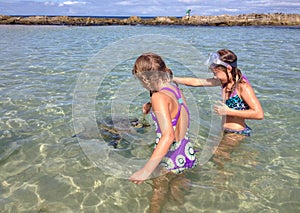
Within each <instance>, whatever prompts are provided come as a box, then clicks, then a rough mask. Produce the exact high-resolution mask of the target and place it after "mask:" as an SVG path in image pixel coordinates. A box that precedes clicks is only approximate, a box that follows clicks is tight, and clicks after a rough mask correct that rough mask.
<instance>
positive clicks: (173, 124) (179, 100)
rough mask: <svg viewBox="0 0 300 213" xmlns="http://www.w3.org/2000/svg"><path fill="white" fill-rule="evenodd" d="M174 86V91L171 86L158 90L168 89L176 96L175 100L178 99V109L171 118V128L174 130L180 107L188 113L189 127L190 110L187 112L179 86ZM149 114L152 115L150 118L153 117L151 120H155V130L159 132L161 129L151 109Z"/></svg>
mask: <svg viewBox="0 0 300 213" xmlns="http://www.w3.org/2000/svg"><path fill="white" fill-rule="evenodd" d="M175 88H176V91H174V90H173V89H171V88H169V87H163V88H162V89H161V90H160V91H162V90H167V91H170V92H171V93H173V94H174V95H175V97H176V99H177V101H178V104H179V106H178V111H177V114H176V116H175V117H174V118H173V119H172V126H173V128H174V130H175V128H176V125H177V122H178V119H179V116H180V112H181V109H182V107H184V108H185V110H186V111H187V113H188V128H189V127H190V112H189V109H188V107H187V105H186V104H185V103H184V102H183V99H182V96H181V94H180V90H179V88H178V87H175ZM151 115H152V119H153V121H154V122H155V124H156V127H157V128H156V132H157V133H161V130H160V128H159V126H158V121H157V118H156V117H155V114H154V112H153V111H152V112H151Z"/></svg>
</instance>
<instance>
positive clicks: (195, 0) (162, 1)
mask: <svg viewBox="0 0 300 213" xmlns="http://www.w3.org/2000/svg"><path fill="white" fill-rule="evenodd" d="M188 9H191V15H224V14H228V15H240V14H250V13H265V14H266V13H296V14H299V13H300V1H299V0H286V1H282V0H0V14H2V15H65V16H178V17H180V16H184V15H185V13H186V11H187V10H188Z"/></svg>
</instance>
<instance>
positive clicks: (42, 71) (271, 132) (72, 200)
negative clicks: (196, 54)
mask: <svg viewBox="0 0 300 213" xmlns="http://www.w3.org/2000/svg"><path fill="white" fill-rule="evenodd" d="M186 31H188V32H189V33H184V34H183V33H182V32H186ZM143 33H149V34H150V33H151V34H153V33H158V34H163V35H169V36H174V37H176V38H179V39H182V40H184V41H185V42H189V43H191V44H192V45H194V46H195V47H197V48H198V49H200V51H202V52H203V54H204V55H205V54H206V53H209V52H211V51H215V50H217V49H220V48H223V47H225V48H231V49H233V50H234V51H235V52H237V54H238V56H239V58H240V61H239V64H240V66H241V69H242V71H243V73H245V74H246V75H247V77H248V78H249V79H250V82H251V83H252V86H253V88H254V89H255V92H256V94H257V96H258V98H259V99H260V101H261V103H262V106H263V108H264V111H265V119H264V120H263V121H249V122H247V123H249V125H250V126H251V128H252V129H253V135H252V136H251V137H249V138H245V139H243V140H242V141H241V142H239V143H238V144H234V146H231V145H232V144H231V145H230V146H228V144H227V146H225V145H224V146H223V145H222V144H221V146H220V149H219V154H220V155H219V156H217V155H216V156H214V157H215V161H214V160H213V159H212V160H210V161H209V162H207V163H206V164H204V165H203V166H202V167H197V168H196V169H193V170H192V171H190V172H188V173H187V174H186V177H187V178H188V179H189V180H190V181H191V183H190V188H189V190H188V191H185V192H184V197H185V202H184V203H181V204H180V203H176V202H174V201H173V200H168V201H167V202H166V205H165V207H164V210H163V212H216V211H220V212H299V211H300V202H299V199H298V197H299V195H300V191H299V179H300V175H299V157H298V156H299V148H300V147H299V139H300V137H299V127H300V123H299V122H300V119H299V112H300V103H299V100H300V97H299V93H298V92H297V91H298V89H300V88H299V84H298V82H299V80H300V68H299V63H298V61H297V60H296V59H295V56H297V55H299V54H300V52H299V51H300V46H299V45H300V42H299V36H298V34H299V29H297V28H264V27H259V28H255V27H249V28H248V27H232V28H226V27H222V28H215V27H141V26H114V27H47V26H40V27H38V26H0V35H1V38H2V39H1V41H0V48H1V51H0V56H1V57H0V61H1V63H0V70H1V75H0V92H1V97H0V113H1V118H0V144H1V146H0V171H1V172H0V212H23V211H24V212H109V213H111V212H146V211H148V208H149V200H150V198H151V194H152V186H151V185H150V183H151V181H147V183H145V184H142V185H140V186H136V185H134V184H132V183H130V182H129V181H128V180H127V179H124V178H116V176H114V175H110V174H106V172H105V171H103V169H100V168H98V167H97V166H95V165H94V164H93V162H92V161H90V159H89V158H88V157H87V156H86V155H85V153H84V152H83V151H82V147H81V146H80V144H79V143H78V140H77V138H76V137H72V136H74V135H76V134H77V133H78V132H75V131H74V128H73V121H74V120H73V119H74V118H73V117H72V106H73V103H72V101H73V97H74V95H75V94H74V89H75V86H76V81H77V79H78V76H79V75H80V73H81V72H82V71H83V70H84V67H85V65H86V64H87V63H88V61H89V59H90V58H91V57H92V56H93V55H95V54H96V53H97V52H98V51H99V50H100V49H101V48H103V47H104V46H105V45H107V44H109V43H111V42H115V41H117V40H119V39H121V38H125V37H130V36H134V35H137V34H143ZM257 35H259V37H257ZM275 35H276V36H275ZM228 38H231V39H228ZM112 57H114V56H112ZM168 60H169V59H168ZM187 60H188V59H187ZM168 64H170V66H172V69H173V71H174V72H175V75H178V76H183V75H192V74H196V75H201V76H202V74H203V75H207V74H208V73H207V70H206V68H199V73H190V72H189V70H188V68H186V67H184V64H180V63H176V61H172V60H170V63H168ZM131 68H132V63H131V61H130V60H129V61H126V62H124V64H120V65H118V66H117V67H116V68H115V71H114V72H112V73H113V74H111V76H109V75H108V76H107V77H106V79H105V81H104V82H102V86H101V89H102V91H99V92H98V94H99V95H98V96H97V99H96V103H95V109H96V117H97V118H99V120H100V121H102V118H105V117H107V116H109V115H110V110H111V109H110V108H109V104H110V103H111V102H112V101H113V99H114V93H113V91H115V90H116V89H117V88H118V86H119V85H120V84H121V83H122V82H124V81H134V79H132V78H131V73H130V72H131ZM204 72H206V73H204ZM126 73H128V74H126ZM138 86H139V85H138ZM139 88H140V87H139ZM182 88H183V90H185V93H186V94H188V99H189V100H190V103H193V104H191V105H192V106H191V107H193V106H195V105H197V109H198V110H199V117H200V118H198V117H197V116H194V117H192V120H193V122H194V123H198V124H199V125H200V130H199V132H198V130H197V131H194V130H193V131H191V138H192V139H193V140H194V142H195V145H196V148H197V149H199V150H202V149H203V147H204V146H205V139H206V138H207V135H208V131H209V129H210V122H211V121H210V104H211V103H210V100H209V97H208V96H207V93H209V92H210V88H207V89H204V88H187V87H182ZM138 93H139V95H138V96H137V97H136V98H135V101H134V102H130V103H128V102H126V100H124V102H123V104H124V105H128V104H129V105H130V107H129V109H130V112H131V113H132V114H131V116H132V117H137V118H139V119H141V118H142V114H141V112H140V107H141V104H142V103H144V102H146V101H147V100H148V95H149V94H148V93H147V92H146V91H143V90H142V89H141V91H138ZM147 119H149V117H148V118H147ZM212 128H214V127H212ZM135 130H136V129H135ZM152 130H153V129H152V127H149V132H148V131H146V132H144V133H145V137H143V138H141V137H140V132H139V134H131V133H130V134H127V133H126V131H125V133H124V134H123V135H122V136H124V137H125V139H126V140H124V141H123V142H124V143H120V144H119V145H120V146H119V147H117V148H119V149H120V153H121V154H122V155H123V156H129V155H130V156H137V157H138V158H145V156H148V155H149V154H150V153H151V145H152V143H153V142H154V141H152V138H153V135H152V132H151V131H152ZM144 133H143V134H144ZM97 134H99V132H97V133H96V136H97ZM102 134H103V132H102ZM153 134H154V133H153ZM109 137H110V135H109ZM109 137H108V138H109ZM112 137H118V136H116V135H114V136H112ZM113 139H114V140H118V138H113ZM107 142H108V143H109V142H111V141H109V139H108V140H107ZM230 142H233V140H230ZM98 146H99V144H96V145H95V149H97V147H98ZM110 149H111V150H114V149H115V148H114V147H110ZM216 154H218V153H216ZM112 156H114V155H112ZM216 160H217V161H216ZM122 163H123V162H120V163H119V165H118V166H120V165H121V166H122ZM116 166H117V165H116Z"/></svg>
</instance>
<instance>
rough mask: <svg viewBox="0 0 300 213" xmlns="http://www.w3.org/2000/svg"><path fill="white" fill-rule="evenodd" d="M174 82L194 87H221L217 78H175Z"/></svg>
mask: <svg viewBox="0 0 300 213" xmlns="http://www.w3.org/2000/svg"><path fill="white" fill-rule="evenodd" d="M173 81H174V82H175V83H177V84H184V85H187V86H192V87H205V86H207V87H213V86H220V85H221V82H220V80H219V79H217V78H190V77H174V78H173Z"/></svg>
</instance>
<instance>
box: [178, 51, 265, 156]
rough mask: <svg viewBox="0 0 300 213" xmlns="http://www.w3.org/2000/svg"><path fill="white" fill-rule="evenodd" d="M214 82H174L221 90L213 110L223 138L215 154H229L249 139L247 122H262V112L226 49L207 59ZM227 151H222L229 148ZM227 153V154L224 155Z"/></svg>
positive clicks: (234, 56) (211, 80)
mask: <svg viewBox="0 0 300 213" xmlns="http://www.w3.org/2000/svg"><path fill="white" fill-rule="evenodd" d="M208 66H209V69H210V70H211V71H212V72H213V74H214V76H213V78H209V79H200V78H180V77H177V78H175V77H174V78H173V81H174V82H176V83H178V84H184V85H187V86H194V87H203V86H221V89H222V100H223V101H222V102H221V103H220V104H219V105H215V106H214V111H215V113H217V114H218V115H221V116H223V130H224V133H225V134H224V138H223V140H222V141H221V143H220V145H219V149H218V150H217V152H218V151H220V150H221V151H222V152H223V151H224V150H228V149H230V150H232V147H234V146H235V145H237V144H238V143H239V142H240V141H241V139H243V138H244V137H245V136H250V133H251V128H250V127H248V126H247V125H246V123H245V120H246V119H257V120H261V119H263V117H264V112H263V109H262V107H261V104H260V102H259V100H258V99H257V97H256V95H255V93H254V90H253V88H252V86H251V85H250V83H249V81H248V80H247V78H246V77H245V76H244V75H243V74H242V72H241V70H240V69H239V68H238V66H237V56H236V55H235V54H234V52H232V51H231V50H228V49H221V50H219V51H217V52H215V53H211V54H210V57H209V59H208ZM228 143H229V147H230V148H224V149H223V148H222V147H221V146H222V145H224V144H228ZM225 152H226V151H225ZM226 155H227V154H226Z"/></svg>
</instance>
